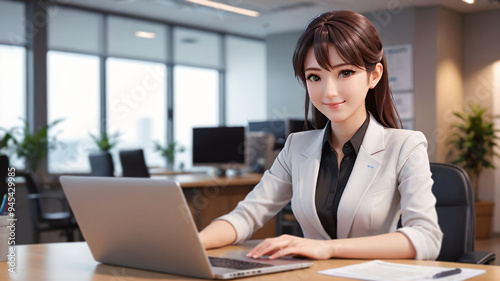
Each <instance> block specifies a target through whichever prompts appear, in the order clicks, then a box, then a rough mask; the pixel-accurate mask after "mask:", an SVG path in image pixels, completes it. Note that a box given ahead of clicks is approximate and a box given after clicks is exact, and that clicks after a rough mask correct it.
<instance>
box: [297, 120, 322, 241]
mask: <svg viewBox="0 0 500 281" xmlns="http://www.w3.org/2000/svg"><path fill="white" fill-rule="evenodd" d="M324 134H325V129H323V132H322V133H321V134H318V137H317V138H316V139H315V140H314V141H313V142H311V145H310V146H309V148H308V149H307V150H306V151H304V152H303V153H302V155H303V156H304V157H305V159H304V161H302V162H301V163H300V165H299V170H298V175H299V177H298V182H297V184H298V186H299V190H298V191H299V196H300V197H299V198H300V202H301V204H300V205H301V208H302V209H303V210H305V211H304V214H305V215H306V217H307V220H309V223H310V224H311V225H312V226H313V227H314V229H315V230H316V231H317V233H319V234H320V235H321V236H323V237H324V238H329V237H330V236H329V235H328V234H327V233H326V231H325V229H324V228H323V226H322V225H321V221H320V220H319V217H318V212H317V210H316V182H317V180H318V172H319V166H320V161H321V148H322V142H323V136H324Z"/></svg>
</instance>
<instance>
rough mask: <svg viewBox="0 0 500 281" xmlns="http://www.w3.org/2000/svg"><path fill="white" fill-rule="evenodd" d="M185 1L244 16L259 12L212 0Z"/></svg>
mask: <svg viewBox="0 0 500 281" xmlns="http://www.w3.org/2000/svg"><path fill="white" fill-rule="evenodd" d="M186 1H187V2H191V3H195V4H198V5H203V6H207V7H212V8H215V9H219V10H224V11H228V12H232V13H237V14H242V15H245V16H250V17H258V16H260V13H259V12H256V11H252V10H248V9H243V8H238V7H235V6H231V5H226V4H222V3H218V2H213V1H209V0H186Z"/></svg>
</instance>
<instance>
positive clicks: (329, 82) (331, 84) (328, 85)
mask: <svg viewBox="0 0 500 281" xmlns="http://www.w3.org/2000/svg"><path fill="white" fill-rule="evenodd" d="M324 92H325V95H326V96H327V97H335V96H337V95H338V91H337V85H336V83H335V81H334V80H333V79H331V78H330V79H326V82H325V91H324Z"/></svg>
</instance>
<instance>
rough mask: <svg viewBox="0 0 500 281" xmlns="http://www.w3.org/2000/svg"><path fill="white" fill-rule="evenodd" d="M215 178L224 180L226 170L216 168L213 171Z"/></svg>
mask: <svg viewBox="0 0 500 281" xmlns="http://www.w3.org/2000/svg"><path fill="white" fill-rule="evenodd" d="M215 176H217V177H219V178H225V177H227V170H226V169H222V168H217V169H216V170H215Z"/></svg>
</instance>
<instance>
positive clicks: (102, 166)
mask: <svg viewBox="0 0 500 281" xmlns="http://www.w3.org/2000/svg"><path fill="white" fill-rule="evenodd" d="M89 161H90V175H91V176H94V177H114V173H115V168H114V165H113V157H112V156H111V153H109V152H107V151H100V152H96V153H92V154H89Z"/></svg>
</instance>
